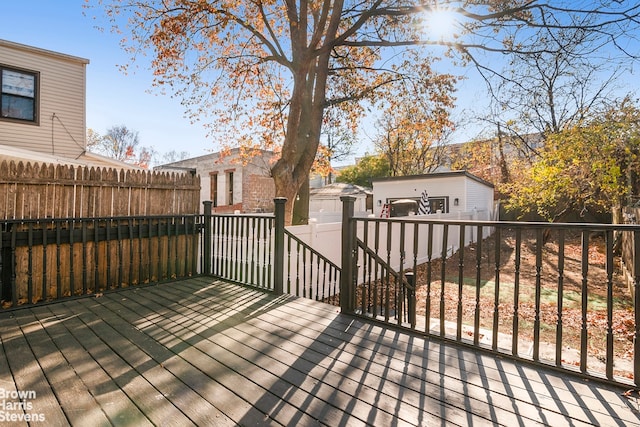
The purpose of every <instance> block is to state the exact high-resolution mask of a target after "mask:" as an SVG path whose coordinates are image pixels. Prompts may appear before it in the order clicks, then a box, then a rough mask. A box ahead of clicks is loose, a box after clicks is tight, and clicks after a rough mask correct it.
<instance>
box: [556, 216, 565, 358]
mask: <svg viewBox="0 0 640 427" xmlns="http://www.w3.org/2000/svg"><path fill="white" fill-rule="evenodd" d="M564 235H565V230H564V229H562V228H561V229H560V230H558V300H557V301H558V304H557V305H558V313H557V317H558V322H557V324H556V366H562V332H563V331H562V321H563V319H562V314H563V310H564Z"/></svg>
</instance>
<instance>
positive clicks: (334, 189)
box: [309, 182, 372, 197]
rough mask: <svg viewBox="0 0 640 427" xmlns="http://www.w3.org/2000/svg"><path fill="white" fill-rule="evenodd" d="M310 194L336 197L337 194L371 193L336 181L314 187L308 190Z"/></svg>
mask: <svg viewBox="0 0 640 427" xmlns="http://www.w3.org/2000/svg"><path fill="white" fill-rule="evenodd" d="M309 194H310V195H311V196H315V197H338V196H357V195H367V194H372V193H371V190H369V189H368V188H365V187H361V186H359V185H354V184H346V183H343V182H336V183H333V184H329V185H325V186H324V187H320V188H314V189H312V190H310V191H309Z"/></svg>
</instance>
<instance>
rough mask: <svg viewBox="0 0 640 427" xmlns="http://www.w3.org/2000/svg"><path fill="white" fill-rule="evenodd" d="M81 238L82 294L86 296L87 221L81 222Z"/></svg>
mask: <svg viewBox="0 0 640 427" xmlns="http://www.w3.org/2000/svg"><path fill="white" fill-rule="evenodd" d="M81 227H82V228H81V230H82V231H81V232H82V234H81V236H82V294H83V295H86V294H87V293H88V291H89V289H88V288H89V287H88V284H87V280H88V273H87V268H88V259H89V254H88V251H89V246H88V236H87V220H82V222H81Z"/></svg>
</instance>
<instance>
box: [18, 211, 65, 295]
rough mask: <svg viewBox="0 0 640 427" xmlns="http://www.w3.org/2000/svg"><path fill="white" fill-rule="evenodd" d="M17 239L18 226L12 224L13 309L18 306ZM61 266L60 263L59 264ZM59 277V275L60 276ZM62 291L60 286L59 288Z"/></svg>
mask: <svg viewBox="0 0 640 427" xmlns="http://www.w3.org/2000/svg"><path fill="white" fill-rule="evenodd" d="M17 237H18V224H16V223H12V224H11V261H10V265H11V266H12V267H11V303H12V305H13V307H17V306H18V287H17V283H16V279H17V278H16V267H15V265H16V261H17V260H16V246H17V241H16V240H17ZM58 265H60V263H58ZM58 276H59V274H58ZM58 289H60V286H58ZM59 297H60V291H59V290H58V298H59Z"/></svg>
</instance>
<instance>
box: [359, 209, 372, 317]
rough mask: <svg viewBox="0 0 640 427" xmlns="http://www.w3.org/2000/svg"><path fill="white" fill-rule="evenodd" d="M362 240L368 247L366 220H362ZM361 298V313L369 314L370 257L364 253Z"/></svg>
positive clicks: (367, 224)
mask: <svg viewBox="0 0 640 427" xmlns="http://www.w3.org/2000/svg"><path fill="white" fill-rule="evenodd" d="M363 233H364V234H363V236H362V240H363V243H364V247H365V248H368V247H369V223H368V221H367V220H364V232H363ZM362 258H363V259H362V298H361V300H362V301H361V313H362V314H365V313H370V312H371V296H372V295H371V290H372V289H371V280H368V281H367V274H369V279H371V272H370V263H371V256H370V255H368V254H367V253H366V252H364V251H363V252H362Z"/></svg>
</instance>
